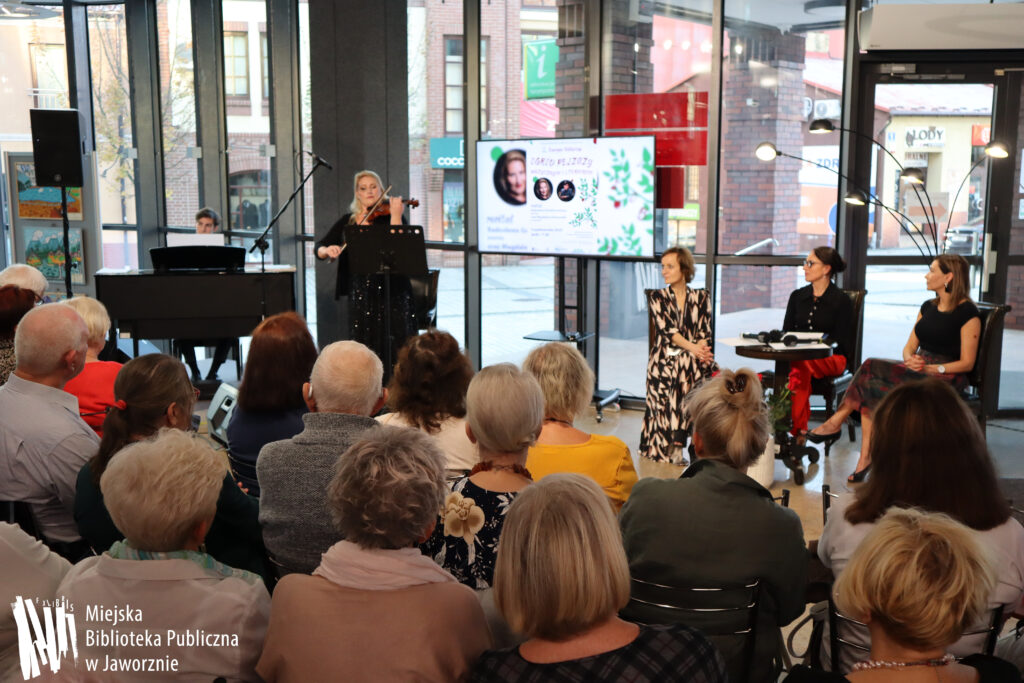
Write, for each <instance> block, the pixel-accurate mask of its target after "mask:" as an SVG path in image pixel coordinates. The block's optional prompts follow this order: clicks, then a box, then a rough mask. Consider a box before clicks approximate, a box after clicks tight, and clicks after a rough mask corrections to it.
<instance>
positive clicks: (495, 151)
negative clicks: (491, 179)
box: [491, 146, 505, 161]
mask: <svg viewBox="0 0 1024 683" xmlns="http://www.w3.org/2000/svg"><path fill="white" fill-rule="evenodd" d="M504 153H505V150H503V149H502V148H501V147H497V146H495V147H491V161H497V160H498V159H500V158H501V155H502V154H504Z"/></svg>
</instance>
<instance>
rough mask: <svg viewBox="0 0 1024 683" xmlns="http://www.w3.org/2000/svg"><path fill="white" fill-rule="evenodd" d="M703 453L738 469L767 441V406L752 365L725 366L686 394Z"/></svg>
mask: <svg viewBox="0 0 1024 683" xmlns="http://www.w3.org/2000/svg"><path fill="white" fill-rule="evenodd" d="M686 410H687V411H688V412H689V413H690V418H691V419H692V420H693V431H694V432H695V433H696V434H698V435H700V438H701V440H702V441H703V443H704V453H703V455H702V457H705V458H710V459H713V460H721V461H723V462H725V463H727V464H729V465H732V466H733V467H735V468H736V469H738V470H743V469H746V468H747V467H748V466H750V465H752V464H753V463H754V462H755V461H756V460H757V458H758V457H759V456H760V455H761V453H762V452H763V451H764V447H765V444H766V443H768V429H769V422H768V409H767V408H766V407H765V405H764V392H763V390H762V389H761V382H759V381H758V379H757V375H755V374H754V372H753V370H750V369H749V368H740V369H739V370H737V371H735V372H733V371H732V370H722V371H721V372H720V373H719V374H718V375H716V376H715V377H714V378H713V379H711V380H709V381H707V382H705V383H704V384H702V385H701V386H700V387H699V388H698V389H696V390H695V391H694V393H692V394H691V395H690V396H688V397H687V398H686Z"/></svg>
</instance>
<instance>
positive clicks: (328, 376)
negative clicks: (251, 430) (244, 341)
mask: <svg viewBox="0 0 1024 683" xmlns="http://www.w3.org/2000/svg"><path fill="white" fill-rule="evenodd" d="M383 375H384V366H383V365H382V364H381V362H380V358H378V357H377V356H376V354H374V353H373V351H371V350H370V349H368V348H367V347H366V346H364V345H362V344H360V343H359V342H354V341H340V342H334V343H333V344H329V345H327V346H326V347H324V349H323V351H321V352H320V357H319V358H317V360H316V363H315V364H314V365H313V372H312V373H311V375H310V378H309V382H307V383H306V384H304V385H302V395H303V397H304V398H305V401H306V406H307V407H308V408H309V412H308V413H306V414H305V415H303V416H302V425H303V429H302V431H301V432H299V433H298V434H296V435H295V436H293V437H292V438H290V439H287V440H285V441H275V442H273V443H269V444H267V445H266V446H264V447H263V449H262V450H261V451H260V455H259V459H258V460H257V461H256V478H257V479H259V482H260V491H261V493H260V526H261V527H262V528H263V540H264V541H265V542H266V544H267V550H268V551H269V552H270V554H271V557H272V559H273V561H274V562H275V563H276V564H277V565H278V573H279V574H284V573H290V572H300V573H302V574H309V573H310V572H312V571H313V570H314V569H316V567H317V565H319V564H320V556H321V555H322V554H323V553H325V552H326V551H327V549H328V548H330V547H331V546H332V545H334V544H335V543H337V542H338V541H340V540H341V539H342V536H339V535H338V532H337V530H336V529H335V527H334V526H333V525H332V524H331V520H330V515H329V514H328V513H327V484H328V483H330V481H331V477H332V476H334V465H335V463H336V462H337V461H338V456H339V455H341V454H342V453H344V452H345V451H346V450H347V449H348V447H349V446H351V445H352V444H353V443H355V441H356V440H357V439H359V438H360V436H361V435H362V433H363V432H364V431H366V430H367V429H369V428H370V427H373V426H375V425H376V424H377V423H376V422H374V421H373V418H372V417H371V415H373V414H374V413H376V412H377V411H378V410H380V408H381V406H382V405H384V400H385V399H386V398H387V392H386V391H382V390H381V379H382V378H383Z"/></svg>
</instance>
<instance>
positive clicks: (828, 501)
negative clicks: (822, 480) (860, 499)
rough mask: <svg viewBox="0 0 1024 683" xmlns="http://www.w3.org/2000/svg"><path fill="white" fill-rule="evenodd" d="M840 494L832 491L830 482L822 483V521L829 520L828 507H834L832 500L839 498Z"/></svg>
mask: <svg viewBox="0 0 1024 683" xmlns="http://www.w3.org/2000/svg"><path fill="white" fill-rule="evenodd" d="M838 497H839V494H837V493H832V487H831V486H829V485H828V484H822V485H821V522H822V524H824V523H825V522H827V521H828V509H829V508H830V507H832V500H833V499H835V498H838Z"/></svg>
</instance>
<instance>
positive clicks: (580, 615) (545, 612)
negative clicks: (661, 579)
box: [470, 474, 726, 683]
mask: <svg viewBox="0 0 1024 683" xmlns="http://www.w3.org/2000/svg"><path fill="white" fill-rule="evenodd" d="M498 550H499V552H498V562H497V566H496V567H495V571H494V591H495V593H494V595H495V602H496V604H497V606H498V609H499V610H500V612H501V613H502V615H503V616H504V617H505V619H506V620H507V621H508V623H509V626H511V627H512V629H513V630H514V631H515V632H517V633H521V634H522V635H524V636H526V637H527V638H528V640H527V641H526V642H524V643H523V644H521V645H519V646H518V647H515V648H511V649H506V650H498V651H491V652H487V653H485V654H484V656H483V657H481V658H480V661H479V662H477V665H476V668H475V669H474V670H473V675H472V677H471V679H470V680H473V681H498V680H501V681H619V680H630V681H636V682H637V683H640V682H642V681H702V682H704V683H713V682H715V681H725V680H726V677H725V665H724V662H723V661H722V657H721V655H719V654H718V651H717V650H715V648H714V646H713V645H712V644H711V643H710V642H708V640H707V639H706V638H705V637H704V636H702V635H701V634H700V632H698V631H697V630H695V629H693V628H690V627H687V626H683V625H681V624H672V625H668V626H638V625H637V624H632V623H630V622H627V621H623V620H622V619H620V618H619V616H618V614H617V612H618V611H619V610H620V609H622V607H624V606H625V605H626V603H627V602H628V601H629V567H628V566H627V564H626V555H625V553H624V552H623V551H622V542H621V539H620V537H619V530H618V529H617V528H616V526H615V516H614V515H613V514H612V511H611V508H610V507H609V506H608V499H607V498H606V497H605V495H604V492H602V491H601V489H600V488H599V487H598V486H597V484H595V483H594V481H593V480H591V479H589V478H587V477H584V476H583V475H580V474H552V475H551V476H549V477H546V478H545V479H544V480H543V481H541V482H538V483H536V484H534V485H533V486H530V487H528V488H527V489H526V490H525V491H523V492H522V493H521V494H520V495H519V496H518V497H517V498H516V501H515V503H513V504H512V507H511V509H510V510H509V514H508V520H507V521H506V522H505V529H504V531H503V532H502V534H501V543H500V544H499V546H498Z"/></svg>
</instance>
